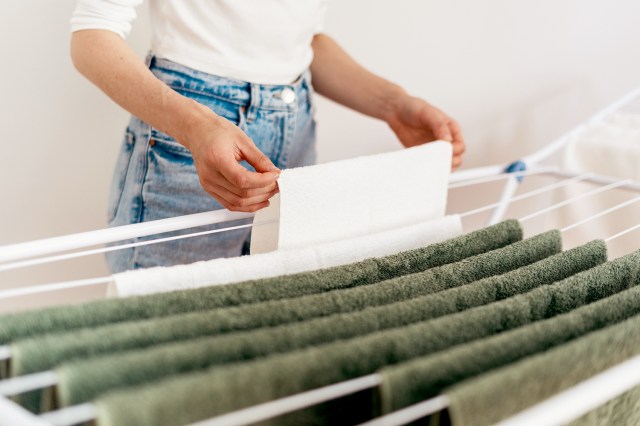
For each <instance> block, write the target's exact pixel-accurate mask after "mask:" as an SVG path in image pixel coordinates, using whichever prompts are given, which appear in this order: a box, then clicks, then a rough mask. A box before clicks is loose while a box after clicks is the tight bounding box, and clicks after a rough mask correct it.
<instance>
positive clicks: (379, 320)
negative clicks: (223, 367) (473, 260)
mask: <svg viewBox="0 0 640 426" xmlns="http://www.w3.org/2000/svg"><path fill="white" fill-rule="evenodd" d="M606 257H607V249H606V245H605V244H604V242H602V241H594V242H591V243H589V244H586V245H584V246H581V247H578V248H574V249H572V250H568V251H566V252H564V253H560V254H556V255H555V256H551V257H549V258H547V259H544V260H541V261H539V262H536V263H534V264H531V265H528V266H524V267H522V268H519V269H516V270H515V271H511V272H508V273H506V274H503V275H498V276H495V277H490V278H485V279H483V280H480V281H475V282H473V283H471V284H467V285H464V286H461V287H457V288H453V289H449V290H445V291H441V292H439V293H436V294H431V295H428V296H422V297H417V298H415V299H412V300H409V301H404V302H397V303H393V304H390V305H384V306H380V307H374V308H367V309H364V310H362V311H360V312H356V313H351V314H341V315H332V316H329V317H325V318H319V319H315V320H310V321H304V322H301V323H294V324H288V325H283V326H279V327H270V328H266V329H258V330H252V331H248V332H236V333H230V334H227V335H223V336H218V337H214V338H202V339H194V340H191V341H187V342H176V343H170V344H165V345H158V346H152V347H151V348H148V349H144V350H138V351H127V352H124V353H122V354H116V355H111V356H104V357H96V358H90V359H88V360H86V361H73V362H69V363H67V364H64V365H63V366H62V367H60V368H58V369H57V370H56V372H57V373H58V379H59V380H58V386H57V389H56V395H57V396H58V398H59V399H60V405H63V406H66V405H72V404H78V403H81V402H85V401H88V400H90V399H93V398H95V397H96V396H98V395H99V394H100V393H102V392H105V391H107V390H110V389H113V388H118V387H126V386H132V385H135V384H140V383H144V382H149V381H152V380H157V379H159V378H162V377H166V376H169V375H172V374H179V373H184V372H187V371H191V370H196V369H202V368H206V367H210V366H213V365H219V364H222V363H229V362H234V361H242V360H246V359H251V358H256V357H260V356H266V355H269V354H273V353H278V352H285V351H290V350H294V349H299V348H303V347H306V346H312V345H318V344H322V343H326V342H330V341H332V340H338V339H347V338H351V337H355V336H360V335H364V334H368V333H372V332H375V331H379V330H383V329H388V328H393V327H400V326H403V325H407V324H411V323H415V322H419V321H425V320H427V319H431V318H436V317H439V316H443V315H446V314H450V313H453V312H458V311H461V310H464V309H469V308H471V307H474V306H480V305H484V304H487V303H491V302H494V301H496V300H501V299H505V298H507V297H511V296H513V295H515V294H520V293H524V292H526V291H529V290H531V289H532V288H535V287H537V286H541V285H544V284H551V283H553V282H555V281H560V280H562V279H565V278H568V277H570V276H572V275H574V274H576V273H578V272H581V271H584V270H587V269H590V268H592V267H594V266H596V265H598V264H601V263H603V262H605V261H606Z"/></svg>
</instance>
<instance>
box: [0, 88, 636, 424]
mask: <svg viewBox="0 0 640 426" xmlns="http://www.w3.org/2000/svg"><path fill="white" fill-rule="evenodd" d="M639 95H640V87H639V88H637V89H636V90H634V91H632V92H630V93H629V94H628V95H626V96H625V97H623V98H622V99H620V100H619V101H617V102H615V103H613V104H611V105H609V106H608V107H607V108H605V109H603V110H602V111H600V112H599V113H598V114H596V115H594V116H593V117H592V118H591V119H590V120H588V121H586V122H585V123H584V124H583V125H581V126H578V127H576V128H574V129H572V130H571V131H569V132H567V133H566V134H564V135H563V136H561V137H560V138H558V139H556V140H555V141H554V142H552V143H551V144H549V145H548V146H547V147H545V148H543V149H542V150H539V151H538V152H535V153H533V154H531V155H529V156H527V157H524V158H523V159H522V160H521V161H522V162H523V163H524V165H525V167H526V166H530V165H537V164H538V163H539V162H540V161H543V160H544V159H547V158H548V157H550V156H551V155H553V154H554V153H555V152H557V151H559V150H560V149H561V148H562V147H564V146H565V145H566V144H567V143H568V141H570V140H571V139H572V138H573V137H575V136H577V135H579V134H580V133H582V132H583V131H584V130H585V129H587V128H588V126H590V125H592V124H594V123H595V122H598V121H599V120H602V119H603V118H604V117H606V116H607V115H608V114H610V113H611V112H613V111H616V110H618V109H620V108H621V107H623V106H624V105H625V104H627V103H629V102H630V101H631V100H634V99H637V97H638V96H639ZM505 167H506V165H493V166H488V167H482V168H477V169H472V170H467V171H462V172H458V173H454V174H452V176H451V183H452V185H451V187H452V188H454V187H461V186H468V185H472V184H475V183H476V182H477V183H481V182H489V181H494V180H498V176H500V178H502V177H503V176H504V178H506V179H508V181H510V180H514V176H516V175H518V176H524V175H528V174H548V175H554V176H558V177H564V178H565V179H569V178H576V177H577V176H578V175H576V174H572V173H567V172H563V171H560V170H558V169H556V168H548V170H546V171H545V172H544V173H543V172H540V171H539V170H538V171H534V172H528V171H527V172H518V173H513V174H506V173H504V172H505ZM584 180H585V181H589V182H592V183H597V184H599V185H604V186H603V187H602V188H599V189H598V190H595V191H590V192H589V193H587V194H583V195H582V196H580V197H574V198H573V199H572V200H571V201H575V200H577V199H579V198H583V197H586V196H590V195H595V194H597V193H600V192H604V191H608V190H611V189H615V188H621V189H630V190H633V191H640V183H637V182H631V181H618V180H615V179H613V178H607V177H602V176H588V177H586V178H585V179H584ZM509 188H510V187H509V186H507V188H506V189H505V191H503V196H502V197H501V202H500V203H498V204H499V206H494V207H498V210H497V211H496V213H495V214H494V217H499V216H500V215H501V214H502V213H504V211H506V206H507V205H508V204H509V203H510V202H511V201H513V200H514V198H513V197H512V196H513V195H514V193H515V189H509ZM569 201H570V200H566V202H563V203H558V204H556V205H555V206H551V207H552V208H558V207H561V206H563V205H567V204H569ZM629 204H630V203H629ZM547 211H550V209H549V208H547V209H543V211H540V212H537V213H536V215H538V214H543V213H545V212H547ZM501 212H502V213H501ZM603 214H604V213H603ZM594 216H595V215H594ZM251 217H253V214H250V213H234V212H229V211H227V210H219V211H214V212H206V213H199V214H195V215H188V216H181V217H177V218H171V219H163V220H160V221H154V222H145V223H140V224H134V225H127V226H123V227H118V228H111V229H103V230H97V231H90V232H84V233H80V234H75V235H67V236H62V237H55V238H49V239H45V240H39V241H33V242H27V243H20V244H14V245H11V246H5V247H0V264H2V263H8V262H15V261H20V260H25V259H32V258H35V257H39V256H46V255H51V254H53V253H60V252H65V251H71V250H77V249H83V248H87V247H91V246H96V245H100V244H108V243H113V242H116V241H122V240H127V239H133V238H138V237H143V236H149V235H154V234H160V233H165V232H171V231H177V230H182V229H188V228H193V227H197V226H204V225H211V224H216V223H223V222H228V221H233V220H239V219H247V218H251ZM531 217H534V216H532V215H529V216H526V217H525V218H523V219H522V220H526V219H529V218H531ZM598 217H599V216H598ZM594 218H595V217H594ZM585 222H586V221H582V223H585ZM636 229H640V224H638V225H636V226H634V227H632V228H629V229H627V230H625V231H622V232H620V233H618V234H616V235H614V236H612V237H609V238H608V239H607V241H611V240H612V239H615V238H618V237H620V236H622V235H626V234H627V233H629V232H632V231H634V230H636ZM59 284H63V283H59ZM87 285H90V284H87ZM10 355H11V353H10V348H8V347H0V359H8V358H9V357H10ZM2 356H4V358H2ZM633 366H634V367H633V368H634V370H635V371H636V372H637V371H640V367H638V366H636V364H633ZM618 367H620V368H621V371H623V373H622V374H621V376H622V377H625V374H624V370H625V367H626V368H629V367H627V364H621V365H620V366H618ZM43 374H44V373H43ZM48 379H49V383H51V382H55V377H48ZM594 379H595V378H594ZM378 380H379V378H378V377H377V376H376V375H370V376H366V377H364V378H359V379H355V380H352V381H348V382H343V383H339V384H336V385H332V386H327V387H326V388H322V389H317V390H314V391H310V392H308V393H305V394H307V397H308V396H309V395H310V394H312V393H313V392H317V393H316V394H315V397H316V398H317V399H315V400H314V401H318V402H319V401H321V400H323V398H326V397H327V396H328V393H329V390H330V389H337V387H341V388H342V391H343V392H346V391H348V390H349V389H355V388H356V387H355V385H354V383H355V381H359V384H360V386H363V387H362V388H361V389H359V390H363V389H366V388H369V387H372V386H375V384H372V383H376V382H377V381H378ZM366 382H368V383H366ZM639 382H640V378H638V377H635V379H634V380H628V381H626V382H624V383H622V381H620V380H618V381H616V383H617V384H618V386H619V387H618V392H619V393H618V394H620V393H622V392H624V391H625V390H628V389H630V388H632V387H634V386H637V385H638V383H639ZM41 383H44V380H42V381H41ZM350 387H351V388H350ZM601 388H602V385H600V387H598V386H593V387H592V389H593V391H594V392H595V391H599V389H601ZM356 391H357V390H353V391H351V392H349V393H353V392H356ZM302 395H303V394H300V395H293V396H290V397H287V398H284V399H286V400H288V402H286V401H285V402H283V401H280V400H279V401H271V402H269V403H266V404H262V405H261V406H256V407H249V408H247V409H246V410H254V409H255V410H257V412H260V411H262V414H261V415H262V416H264V415H265V413H268V415H269V417H268V418H272V417H273V416H274V414H273V413H277V414H275V415H281V414H284V413H286V412H289V411H291V410H290V409H291V407H292V405H295V404H293V402H296V401H297V403H298V404H302V403H303V402H305V401H306V400H300V401H298V400H297V399H296V398H302ZM578 395H579V396H580V395H581V393H578ZM582 396H583V394H582ZM614 397H615V395H614ZM284 399H283V400H284ZM325 400H326V399H325ZM574 400H575V398H574ZM602 401H603V399H602V398H601V399H600V400H598V401H593V404H592V406H593V407H597V406H598V405H597V404H601V403H602ZM605 402H606V401H605ZM440 403H444V399H441V400H440ZM277 404H282V405H280V407H279V408H274V407H278V405H277ZM420 405H422V406H420ZM428 405H430V406H431V407H432V409H433V407H435V406H437V403H436V400H434V399H432V400H428V401H424V402H423V403H421V404H416V406H414V407H412V409H413V410H414V411H413V412H414V413H415V412H418V411H419V410H422V411H420V412H421V413H427V414H428V410H427V408H426V407H427V406H428ZM305 406H307V405H305ZM444 406H446V404H444ZM257 407H261V408H257ZM303 408H304V407H303ZM415 410H418V411H415ZM425 410H427V411H425ZM244 413H245V415H246V413H247V411H244ZM406 413H407V412H406V411H405V414H404V415H406ZM236 414H237V413H229V414H226V415H225V416H224V417H226V418H231V419H233V416H234V415H236ZM393 414H397V417H396V418H398V419H400V418H402V416H403V414H402V413H401V412H397V413H393ZM393 414H392V415H393ZM546 414H548V413H546ZM256 415H257V414H255V413H254V414H253V416H256ZM422 415H426V414H422ZM74 416H75V420H76V422H72V421H71V420H73V419H72V418H73V417H74ZM94 417H95V411H94V407H93V405H92V404H83V405H80V406H76V407H70V408H68V409H64V410H59V411H57V412H52V413H47V414H45V415H43V416H42V418H39V417H38V416H35V415H33V414H31V413H29V412H27V411H26V410H24V409H22V408H20V407H19V406H17V405H16V404H13V403H12V402H10V401H9V400H8V399H6V398H4V397H0V426H2V425H4V424H7V425H11V426H23V425H24V426H45V425H47V426H51V425H52V424H54V425H60V426H62V425H71V424H74V423H77V421H87V420H90V419H92V418H94ZM221 417H222V416H221ZM251 418H252V419H255V418H256V417H251ZM78 419H80V420H78ZM244 419H247V417H244ZM219 420H220V417H219V418H214V419H209V420H207V421H204V422H200V423H198V425H199V426H204V425H210V424H218V423H213V422H215V421H219ZM234 421H236V420H234ZM246 423H247V422H246V421H245V420H243V421H242V422H240V419H238V420H237V423H229V424H246ZM223 424H224V423H223ZM384 424H387V423H384ZM393 424H396V423H393Z"/></svg>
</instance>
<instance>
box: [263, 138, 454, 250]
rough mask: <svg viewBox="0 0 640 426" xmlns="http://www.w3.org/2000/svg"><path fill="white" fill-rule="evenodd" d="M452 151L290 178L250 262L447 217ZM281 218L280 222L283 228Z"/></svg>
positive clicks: (439, 146)
mask: <svg viewBox="0 0 640 426" xmlns="http://www.w3.org/2000/svg"><path fill="white" fill-rule="evenodd" d="M451 155H452V148H451V144H450V143H449V142H443V141H437V142H431V143H427V144H424V145H421V146H417V147H413V148H409V149H403V150H399V151H394V152H389V153H385V154H378V155H371V156H366V157H360V158H355V159H349V160H342V161H336V162H333V163H326V164H320V165H317V166H309V167H301V168H294V169H288V170H284V171H283V172H282V174H281V175H280V178H279V180H278V185H279V187H280V194H279V197H274V198H272V199H271V206H270V207H268V208H266V209H262V210H260V211H259V212H258V213H257V214H256V216H255V219H254V223H260V222H267V221H270V220H274V219H275V220H276V223H275V224H273V225H263V226H260V227H257V228H256V229H254V230H253V231H252V237H251V254H256V253H265V252H268V251H272V250H276V249H292V248H301V247H306V246H310V245H314V244H321V243H326V242H330V241H337V240H341V239H345V238H352V237H356V236H360V235H368V234H371V233H375V232H381V231H387V230H391V229H394V228H398V227H402V226H407V225H411V224H414V223H418V222H421V221H425V220H429V219H434V218H437V217H442V216H443V215H444V212H445V207H446V202H447V185H448V182H449V174H450V170H451ZM278 218H279V220H277V219H278Z"/></svg>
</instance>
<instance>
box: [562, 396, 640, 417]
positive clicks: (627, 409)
mask: <svg viewBox="0 0 640 426" xmlns="http://www.w3.org/2000/svg"><path fill="white" fill-rule="evenodd" d="M639 424H640V387H636V388H634V389H632V390H630V391H629V392H626V393H624V394H622V395H620V396H619V397H617V398H615V399H613V400H611V401H609V402H608V403H606V404H604V405H603V406H602V407H598V408H597V409H595V410H593V411H592V412H590V413H588V414H586V415H584V416H582V417H581V418H579V419H578V420H576V421H573V422H571V423H569V425H570V426H601V425H639Z"/></svg>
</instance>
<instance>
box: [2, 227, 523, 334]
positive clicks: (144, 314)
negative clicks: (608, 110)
mask: <svg viewBox="0 0 640 426" xmlns="http://www.w3.org/2000/svg"><path fill="white" fill-rule="evenodd" d="M521 239H522V228H521V226H520V224H519V223H518V222H517V221H515V220H507V221H504V222H501V223H499V224H497V225H495V226H490V227H488V228H485V229H482V230H479V231H475V232H472V233H470V234H467V235H463V236H460V237H457V238H453V239H450V240H447V241H444V242H441V243H437V244H432V245H429V246H427V247H425V248H421V249H417V250H412V251H408V252H404V253H400V254H397V255H391V256H386V257H383V258H376V259H368V260H364V261H362V262H357V263H353V264H350V265H345V266H338V267H334V268H328V269H323V270H319V271H312V272H304V273H299V274H293V275H287V276H283V277H276V278H268V279H262V280H255V281H247V282H243V283H238V284H231V285H223V286H214V287H205V288H199V289H193V290H184V291H176V292H172V293H162V294H154V295H149V296H139V297H131V298H126V299H114V300H103V301H97V302H92V303H85V304H82V305H76V306H62V307H55V308H48V309H43V310H38V311H30V312H23V313H17V314H11V315H4V316H2V317H0V344H6V343H9V342H12V341H13V340H16V339H20V338H26V337H32V336H37V335H42V334H45V333H52V332H62V331H67V330H75V329H79V328H90V327H96V326H100V325H104V324H109V323H115V322H122V321H133V320H141V319H147V318H155V317H162V316H167V315H174V314H180V313H185V312H193V311H202V310H207V309H211V308H216V307H223V306H233V305H240V304H246V303H256V302H261V301H266V300H275V299H284V298H290V297H298V296H303V295H307V294H314V293H322V292H325V291H329V290H334V289H339V288H348V287H356V286H359V285H364V284H371V283H374V282H378V281H383V280H386V279H390V278H393V277H397V276H401V275H406V274H410V273H415V272H421V271H424V270H426V269H429V268H432V267H436V266H441V265H445V264H447V263H453V262H457V261H460V260H462V259H465V258H467V257H470V256H474V255H477V254H480V253H485V252H487V251H490V250H494V249H497V248H500V247H504V246H506V245H508V244H511V243H514V242H516V241H520V240H521Z"/></svg>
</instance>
